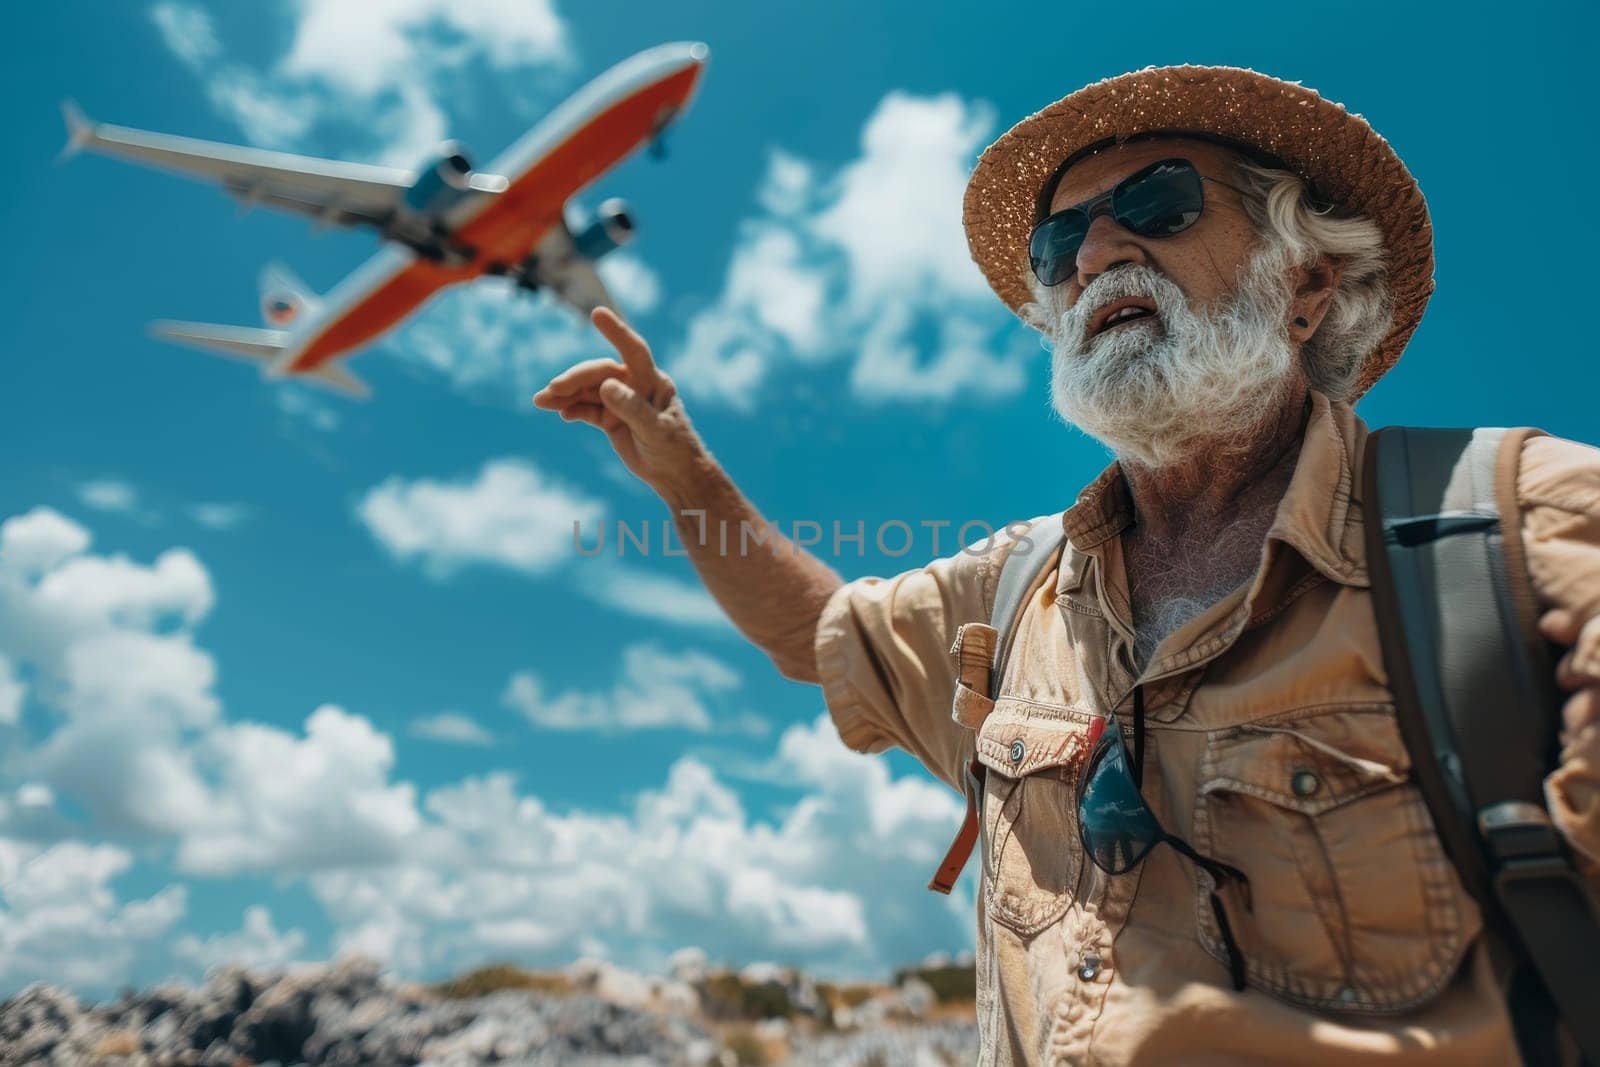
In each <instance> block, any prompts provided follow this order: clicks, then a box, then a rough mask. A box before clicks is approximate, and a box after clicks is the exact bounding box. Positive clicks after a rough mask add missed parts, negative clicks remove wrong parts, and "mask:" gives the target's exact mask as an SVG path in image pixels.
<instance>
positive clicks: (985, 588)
mask: <svg viewBox="0 0 1600 1067" xmlns="http://www.w3.org/2000/svg"><path fill="white" fill-rule="evenodd" d="M1007 529H1008V530H1011V531H1018V532H1020V529H1021V524H1019V523H1013V524H1010V525H1009V526H1008V527H1007ZM1016 543H1017V541H1016V540H1015V538H1013V537H1011V536H1009V535H1008V534H1007V532H1006V531H1005V530H999V531H996V533H995V536H994V538H993V539H992V541H988V542H978V543H976V544H973V545H968V546H966V547H964V548H962V549H961V550H960V551H958V552H956V553H955V555H953V556H948V557H945V558H943V559H937V560H934V561H933V562H932V563H929V564H928V565H927V566H925V567H922V568H919V569H917V570H911V571H906V572H905V573H903V574H900V575H898V576H896V577H893V578H858V579H856V580H855V581H853V582H847V583H845V584H844V585H843V586H841V587H840V588H839V589H837V590H835V591H834V593H833V596H832V597H831V598H829V600H828V603H827V605H826V606H825V607H824V608H823V610H822V616H821V618H820V619H819V621H818V624H817V635H816V645H815V650H816V657H817V673H818V675H819V676H820V680H821V684H822V693H823V698H824V699H825V700H826V701H827V705H828V712H829V714H830V716H831V717H832V719H833V723H834V726H835V727H836V728H837V729H838V731H839V737H840V739H841V740H842V741H843V742H844V743H845V745H847V746H848V747H850V748H852V749H854V750H855V751H857V752H869V753H871V752H883V751H885V750H886V749H889V748H892V747H896V746H898V747H899V748H902V749H904V750H905V751H907V752H909V753H910V754H911V755H912V756H914V757H916V759H917V760H918V761H919V762H921V763H922V765H923V766H925V767H926V768H928V770H929V771H930V772H931V773H932V774H933V775H934V776H935V777H936V778H938V779H939V780H940V781H942V782H944V783H945V784H947V785H949V786H950V787H951V788H952V789H954V790H956V791H957V792H963V781H964V780H963V770H964V768H965V766H966V764H967V761H968V760H970V759H971V758H972V753H973V751H974V749H975V744H976V743H975V739H974V737H973V733H972V731H971V730H969V729H967V728H966V727H965V726H962V725H961V724H960V723H959V722H956V721H955V719H953V718H952V717H951V701H952V700H953V698H954V696H955V683H956V673H957V665H956V662H955V659H954V657H953V656H952V654H951V651H950V646H951V644H952V643H953V642H954V641H955V634H956V629H957V628H958V627H960V626H961V624H962V623H966V622H988V621H989V615H990V612H991V611H992V610H993V605H994V596H995V585H996V583H997V582H998V580H999V576H1000V569H1001V567H1002V566H1003V564H1004V561H1005V558H1006V556H1007V555H1008V554H1009V552H1010V550H1011V547H1012V546H1013V545H1014V544H1016Z"/></svg>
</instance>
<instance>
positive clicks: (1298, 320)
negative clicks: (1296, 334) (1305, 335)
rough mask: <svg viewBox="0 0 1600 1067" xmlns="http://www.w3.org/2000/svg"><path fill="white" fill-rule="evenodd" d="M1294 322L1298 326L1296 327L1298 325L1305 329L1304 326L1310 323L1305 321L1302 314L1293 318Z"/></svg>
mask: <svg viewBox="0 0 1600 1067" xmlns="http://www.w3.org/2000/svg"><path fill="white" fill-rule="evenodd" d="M1294 324H1295V325H1296V326H1298V327H1300V328H1301V329H1305V328H1306V327H1307V326H1310V325H1311V323H1309V322H1307V321H1306V320H1305V317H1304V316H1301V317H1300V318H1297V319H1295V320H1294Z"/></svg>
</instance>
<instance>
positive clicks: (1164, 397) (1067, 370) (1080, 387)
mask: <svg viewBox="0 0 1600 1067" xmlns="http://www.w3.org/2000/svg"><path fill="white" fill-rule="evenodd" d="M1286 267H1287V258H1286V257H1285V256H1284V255H1283V253H1282V252H1281V251H1280V250H1279V249H1277V248H1275V247H1273V246H1271V245H1268V246H1266V247H1263V248H1261V249H1260V250H1258V251H1256V252H1255V253H1253V254H1252V255H1251V257H1250V259H1249V261H1248V262H1247V263H1246V264H1245V265H1244V267H1242V268H1241V269H1240V272H1239V273H1240V278H1239V288H1238V292H1237V294H1236V295H1235V296H1234V297H1232V298H1231V299H1229V300H1228V301H1226V302H1225V303H1223V304H1222V305H1220V306H1219V307H1217V308H1215V309H1208V310H1206V311H1203V312H1196V311H1194V310H1193V309H1191V308H1190V307H1189V302H1188V299H1187V298H1186V297H1185V296H1184V295H1183V291H1182V290H1181V289H1179V288H1178V287H1177V285H1176V284H1175V283H1173V282H1172V281H1171V280H1170V279H1169V278H1167V277H1166V276H1165V275H1163V274H1161V273H1159V272H1158V271H1154V270H1151V269H1150V268H1148V267H1141V266H1137V265H1130V266H1126V267H1118V268H1115V269H1113V270H1110V271H1107V272H1106V273H1104V274H1102V275H1100V276H1099V277H1098V278H1096V279H1095V280H1094V281H1093V282H1091V283H1090V284H1089V286H1088V288H1087V289H1085V290H1084V292H1083V294H1082V295H1081V296H1080V297H1079V298H1078V300H1077V302H1076V303H1075V304H1074V305H1073V306H1072V307H1071V308H1068V309H1066V310H1060V309H1058V308H1056V307H1052V306H1051V301H1050V300H1049V297H1050V296H1053V295H1055V294H1058V293H1064V290H1065V287H1064V286H1058V287H1056V288H1054V289H1051V290H1047V291H1046V292H1047V298H1046V302H1045V303H1044V304H1043V305H1042V306H1041V305H1030V306H1029V307H1028V308H1025V309H1024V311H1025V312H1028V313H1031V314H1030V315H1029V316H1028V317H1031V318H1032V320H1033V321H1034V323H1035V325H1043V326H1044V332H1045V334H1046V337H1047V338H1049V339H1050V340H1051V341H1052V345H1053V347H1052V360H1051V363H1052V370H1051V380H1050V404H1051V407H1053V408H1054V409H1055V411H1056V413H1057V414H1058V415H1059V416H1060V417H1061V418H1062V419H1064V420H1065V421H1067V422H1069V423H1071V424H1072V425H1075V426H1077V427H1078V428H1079V429H1081V430H1082V431H1083V432H1085V433H1087V434H1089V435H1090V436H1091V437H1094V438H1096V439H1097V440H1099V441H1100V442H1102V443H1103V444H1105V445H1106V446H1107V447H1108V448H1110V449H1111V450H1112V451H1113V452H1114V453H1116V455H1117V457H1118V458H1119V459H1123V460H1128V461H1132V462H1135V463H1139V464H1142V465H1144V466H1147V467H1170V466H1172V465H1173V464H1175V463H1177V462H1179V461H1180V460H1182V459H1184V458H1185V457H1189V456H1193V455H1195V454H1196V453H1197V452H1200V451H1211V450H1215V449H1226V447H1227V445H1228V444H1229V443H1230V441H1233V442H1238V443H1240V444H1243V443H1244V442H1247V441H1248V440H1250V439H1251V438H1252V437H1253V436H1254V435H1255V434H1257V433H1258V432H1260V431H1261V430H1262V429H1263V428H1264V427H1265V426H1266V424H1268V423H1270V422H1272V421H1273V420H1275V419H1277V418H1278V417H1279V416H1280V415H1281V413H1282V397H1283V396H1284V394H1285V393H1286V391H1287V390H1288V389H1289V388H1291V387H1292V385H1293V384H1294V383H1293V381H1292V379H1294V378H1296V377H1298V374H1297V371H1298V368H1297V366H1296V354H1295V350H1294V348H1293V347H1291V345H1290V342H1289V336H1288V323H1287V321H1286V319H1287V316H1288V313H1289V307H1290V303H1291V301H1292V299H1293V293H1292V292H1291V291H1290V288H1289V281H1288V272H1287V269H1286ZM1129 296H1144V297H1149V298H1150V299H1151V300H1153V301H1154V302H1155V305H1156V314H1155V315H1152V316H1148V317H1146V318H1142V319H1139V320H1137V321H1136V322H1134V323H1131V324H1129V325H1125V326H1120V327H1117V328H1116V329H1115V330H1113V331H1112V332H1111V333H1109V334H1104V335H1102V336H1100V337H1096V338H1094V339H1092V340H1091V339H1089V338H1088V337H1087V330H1088V323H1089V319H1090V317H1091V316H1093V315H1094V313H1095V312H1096V311H1097V310H1098V309H1100V308H1102V307H1104V306H1105V305H1106V304H1107V303H1108V302H1109V301H1112V300H1117V299H1121V298H1122V297H1129ZM1086 342H1087V343H1086Z"/></svg>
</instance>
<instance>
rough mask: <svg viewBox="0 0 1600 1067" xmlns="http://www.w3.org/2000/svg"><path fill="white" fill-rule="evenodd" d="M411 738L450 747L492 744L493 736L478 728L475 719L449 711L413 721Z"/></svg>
mask: <svg viewBox="0 0 1600 1067" xmlns="http://www.w3.org/2000/svg"><path fill="white" fill-rule="evenodd" d="M411 736H412V737H420V738H422V739H424V740H426V741H443V742H445V743H446V744H452V745H479V746H488V745H492V744H494V735H493V734H491V733H490V732H489V731H488V730H485V729H484V728H483V727H482V726H480V725H479V724H478V721H477V720H476V719H469V718H468V717H467V716H465V715H460V714H457V713H455V712H449V711H447V712H441V713H440V714H438V715H429V716H425V717H423V718H420V719H413V720H412V722H411Z"/></svg>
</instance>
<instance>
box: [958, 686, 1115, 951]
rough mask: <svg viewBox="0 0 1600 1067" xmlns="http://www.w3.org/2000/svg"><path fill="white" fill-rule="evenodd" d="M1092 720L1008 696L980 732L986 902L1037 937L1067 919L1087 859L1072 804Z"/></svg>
mask: <svg viewBox="0 0 1600 1067" xmlns="http://www.w3.org/2000/svg"><path fill="white" fill-rule="evenodd" d="M1087 728H1088V720H1087V718H1086V717H1085V718H1083V719H1078V718H1072V717H1068V715H1067V714H1064V713H1063V712H1061V711H1060V710H1054V711H1053V712H1047V711H1045V710H1043V709H1040V708H1038V707H1034V706H1031V705H1018V704H1013V703H1011V702H1008V701H1006V700H1005V699H1003V698H1002V700H1001V701H1000V702H999V704H998V705H997V706H996V707H995V710H994V711H993V712H992V713H991V714H990V715H989V717H988V719H987V720H986V721H985V723H984V725H983V729H982V731H981V732H980V733H979V735H978V745H977V751H978V759H979V761H980V762H982V763H983V765H984V766H985V768H986V769H987V770H986V773H985V781H984V796H983V822H982V829H983V841H982V856H983V884H984V890H983V892H984V903H985V905H986V908H987V910H988V913H989V915H990V916H992V917H993V918H994V920H995V921H996V922H999V923H1001V924H1002V925H1004V926H1006V927H1008V928H1009V929H1011V930H1013V931H1015V932H1016V933H1018V934H1021V935H1023V936H1028V937H1031V936H1033V935H1034V934H1037V933H1039V932H1040V931H1041V930H1043V929H1045V928H1046V927H1048V926H1050V925H1051V924H1053V923H1054V922H1056V921H1057V920H1058V919H1060V918H1061V915H1062V913H1063V912H1065V911H1066V909H1067V905H1068V903H1069V902H1070V896H1071V890H1072V887H1073V886H1074V885H1075V884H1076V882H1077V878H1078V872H1079V870H1080V869H1081V867H1082V862H1083V845H1082V843H1081V842H1080V840H1079V838H1078V826H1077V815H1076V813H1075V812H1074V810H1073V804H1074V797H1075V790H1076V787H1077V778H1078V771H1079V769H1080V768H1081V766H1082V764H1083V746H1084V740H1085V737H1086V734H1087Z"/></svg>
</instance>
